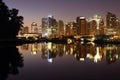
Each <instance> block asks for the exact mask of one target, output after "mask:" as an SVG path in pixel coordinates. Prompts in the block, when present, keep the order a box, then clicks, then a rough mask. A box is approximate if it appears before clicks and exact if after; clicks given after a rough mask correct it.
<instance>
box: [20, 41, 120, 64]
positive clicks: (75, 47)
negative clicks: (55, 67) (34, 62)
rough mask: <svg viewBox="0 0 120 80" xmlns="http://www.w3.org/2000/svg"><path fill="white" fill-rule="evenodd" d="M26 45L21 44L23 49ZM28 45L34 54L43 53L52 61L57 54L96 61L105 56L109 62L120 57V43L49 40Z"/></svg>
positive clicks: (78, 59) (42, 55) (44, 56)
mask: <svg viewBox="0 0 120 80" xmlns="http://www.w3.org/2000/svg"><path fill="white" fill-rule="evenodd" d="M24 46H25V45H23V46H21V49H23V50H24V48H25V49H26V47H24ZM26 46H27V47H28V48H31V50H30V51H31V53H32V54H33V55H36V54H38V53H41V58H42V59H46V60H47V61H48V62H50V63H51V62H53V61H54V60H55V58H56V57H57V56H58V57H63V56H64V55H72V56H73V57H74V58H75V59H76V60H77V61H85V60H86V59H90V60H92V61H93V62H95V63H98V62H101V61H102V60H103V59H104V58H105V60H106V62H107V63H108V64H111V63H113V62H115V61H117V60H119V59H120V46H119V45H110V44H108V45H93V44H81V43H80V42H75V43H74V44H56V43H51V42H49V43H39V44H38V43H35V44H29V45H26ZM29 46H31V47H29Z"/></svg>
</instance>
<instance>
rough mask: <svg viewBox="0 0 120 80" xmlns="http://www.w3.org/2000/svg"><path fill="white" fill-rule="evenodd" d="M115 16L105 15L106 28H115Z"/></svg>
mask: <svg viewBox="0 0 120 80" xmlns="http://www.w3.org/2000/svg"><path fill="white" fill-rule="evenodd" d="M116 19H117V18H116V15H115V14H112V13H110V12H108V13H107V15H106V26H107V28H116Z"/></svg>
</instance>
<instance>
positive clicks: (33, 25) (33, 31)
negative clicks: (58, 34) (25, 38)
mask: <svg viewBox="0 0 120 80" xmlns="http://www.w3.org/2000/svg"><path fill="white" fill-rule="evenodd" d="M31 33H39V30H38V26H37V23H35V22H33V23H32V24H31Z"/></svg>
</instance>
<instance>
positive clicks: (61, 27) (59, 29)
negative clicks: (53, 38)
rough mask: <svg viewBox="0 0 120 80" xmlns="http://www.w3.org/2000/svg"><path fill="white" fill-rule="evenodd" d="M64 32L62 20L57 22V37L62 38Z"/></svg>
mask: <svg viewBox="0 0 120 80" xmlns="http://www.w3.org/2000/svg"><path fill="white" fill-rule="evenodd" d="M64 31H65V30H64V22H63V21H62V20H59V21H58V34H59V36H62V35H64V33H65V32H64Z"/></svg>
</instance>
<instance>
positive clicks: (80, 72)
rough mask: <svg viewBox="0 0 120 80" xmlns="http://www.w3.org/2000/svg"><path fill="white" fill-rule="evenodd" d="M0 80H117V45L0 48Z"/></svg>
mask: <svg viewBox="0 0 120 80" xmlns="http://www.w3.org/2000/svg"><path fill="white" fill-rule="evenodd" d="M0 50H1V54H0V55H1V56H0V63H1V65H0V80H108V79H109V80H120V77H119V76H120V74H119V73H120V45H113V44H107V45H96V44H94V43H90V44H81V43H79V42H76V43H74V44H55V43H34V44H24V45H21V46H16V47H14V46H8V47H0Z"/></svg>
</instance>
